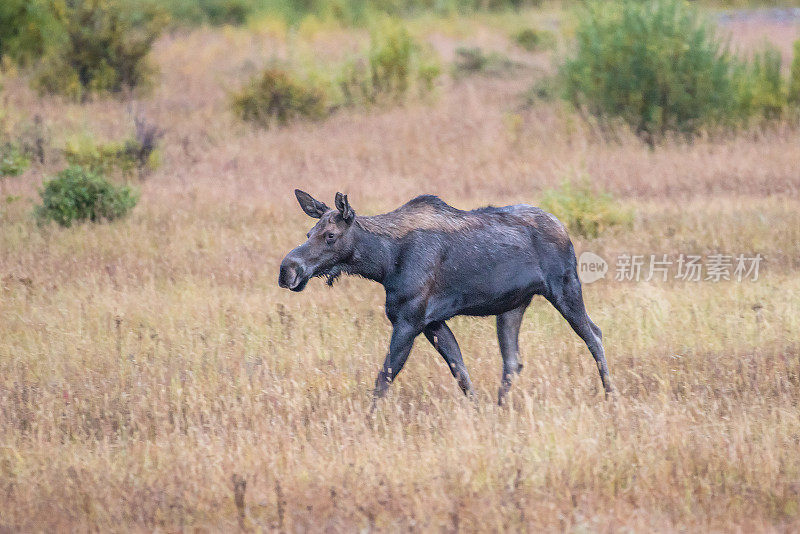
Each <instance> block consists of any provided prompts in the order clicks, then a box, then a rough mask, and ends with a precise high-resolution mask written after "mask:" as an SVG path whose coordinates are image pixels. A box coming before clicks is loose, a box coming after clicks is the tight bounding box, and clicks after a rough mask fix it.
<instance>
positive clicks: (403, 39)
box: [337, 21, 441, 106]
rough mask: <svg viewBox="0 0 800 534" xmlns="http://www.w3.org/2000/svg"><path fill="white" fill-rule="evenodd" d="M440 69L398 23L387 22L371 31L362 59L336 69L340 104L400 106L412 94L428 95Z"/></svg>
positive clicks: (430, 56)
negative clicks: (396, 104) (368, 43)
mask: <svg viewBox="0 0 800 534" xmlns="http://www.w3.org/2000/svg"><path fill="white" fill-rule="evenodd" d="M440 74H441V68H440V67H439V63H438V61H436V58H435V57H434V56H433V54H430V53H426V51H425V50H424V48H423V47H422V45H420V43H418V42H417V41H416V40H415V39H414V38H413V37H412V36H411V35H410V34H409V33H408V30H406V29H405V27H403V26H402V25H401V24H398V23H396V22H391V21H387V22H386V23H384V24H383V25H381V26H380V27H379V28H378V29H377V30H376V31H373V33H372V36H371V39H370V46H369V50H368V52H367V54H366V58H363V57H358V58H354V59H350V60H349V61H348V62H346V63H345V64H344V66H343V67H342V68H341V69H340V73H339V76H338V78H337V85H338V86H339V89H340V91H341V105H344V106H359V105H361V106H363V105H371V104H377V103H400V102H402V101H403V100H405V98H406V97H407V96H408V94H409V93H411V92H412V91H414V92H416V93H418V94H420V95H424V94H426V93H428V92H430V91H431V90H432V89H433V87H434V83H435V82H436V79H437V78H438V77H439V75H440Z"/></svg>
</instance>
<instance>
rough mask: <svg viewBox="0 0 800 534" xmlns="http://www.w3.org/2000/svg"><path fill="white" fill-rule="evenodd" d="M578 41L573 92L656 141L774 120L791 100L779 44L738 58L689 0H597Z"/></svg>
mask: <svg viewBox="0 0 800 534" xmlns="http://www.w3.org/2000/svg"><path fill="white" fill-rule="evenodd" d="M576 39H577V47H576V49H575V52H574V53H573V55H572V56H571V57H570V58H568V59H567V60H566V61H565V62H564V64H563V65H562V66H561V76H562V80H563V83H564V91H565V97H566V98H567V99H568V100H569V101H570V102H572V103H573V104H574V105H575V106H576V107H577V108H579V109H584V110H587V111H588V112H589V113H591V114H592V115H594V116H595V117H597V118H598V119H599V120H600V121H601V122H606V123H607V122H608V121H609V120H614V119H621V120H622V121H624V122H625V123H627V124H629V125H630V126H631V127H632V128H633V129H634V130H635V131H636V132H637V133H638V134H639V135H641V136H642V137H643V138H645V139H646V140H648V141H649V142H651V143H652V142H654V141H655V140H657V139H659V138H662V137H663V136H664V135H665V134H667V133H668V132H677V133H681V134H688V135H691V134H695V133H697V132H698V131H699V130H700V129H702V128H707V127H715V126H738V125H742V124H747V123H748V121H750V120H751V119H762V118H763V119H773V118H776V117H778V116H780V115H782V114H783V113H784V112H785V111H786V107H787V104H788V102H789V100H788V93H789V89H788V85H787V82H786V81H785V80H784V79H783V78H782V76H781V72H780V65H781V57H780V54H779V53H778V52H777V51H776V50H773V49H770V48H767V49H765V50H763V52H761V53H759V54H756V56H755V58H754V59H753V60H752V61H745V60H743V59H740V58H738V57H737V56H735V55H733V54H732V53H731V52H730V51H729V50H728V49H727V48H726V47H725V46H724V44H723V42H722V40H721V38H720V37H719V36H718V35H717V34H716V32H715V29H714V27H713V26H712V25H711V24H710V23H709V22H708V21H706V20H705V19H704V18H703V17H702V16H701V15H700V14H699V13H698V11H697V10H696V9H695V8H694V7H692V6H691V5H689V4H687V3H686V2H684V1H682V0H657V1H654V2H640V1H637V0H622V1H618V2H597V1H593V2H590V3H589V4H587V6H586V7H585V9H583V10H582V11H581V13H580V18H579V23H578V28H577V31H576Z"/></svg>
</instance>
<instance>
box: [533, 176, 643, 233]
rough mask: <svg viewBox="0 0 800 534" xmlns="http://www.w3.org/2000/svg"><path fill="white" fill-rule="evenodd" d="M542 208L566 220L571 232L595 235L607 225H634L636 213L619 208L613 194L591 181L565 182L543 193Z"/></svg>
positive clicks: (603, 230) (601, 231)
mask: <svg viewBox="0 0 800 534" xmlns="http://www.w3.org/2000/svg"><path fill="white" fill-rule="evenodd" d="M539 205H540V207H541V208H542V209H543V210H545V211H549V212H550V213H552V214H553V215H555V216H556V217H558V218H559V219H560V220H561V222H563V223H564V224H565V225H566V226H567V228H568V229H569V231H570V233H572V234H577V235H580V236H583V237H586V238H590V239H593V238H596V237H598V236H599V235H600V234H602V233H603V232H605V231H606V230H607V229H608V228H611V227H614V226H631V225H632V224H633V212H632V211H630V210H626V209H624V208H622V207H620V206H619V205H618V204H617V202H616V201H615V200H614V197H613V196H611V194H610V193H596V192H595V191H594V190H592V188H591V187H590V185H589V183H588V181H584V182H583V183H581V184H579V185H575V184H573V183H571V182H568V181H565V182H563V183H562V184H561V186H560V187H559V188H558V189H547V190H545V191H544V192H543V193H542V199H541V202H540V203H539Z"/></svg>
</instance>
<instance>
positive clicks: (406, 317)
mask: <svg viewBox="0 0 800 534" xmlns="http://www.w3.org/2000/svg"><path fill="white" fill-rule="evenodd" d="M295 195H296V196H297V200H298V201H299V202H300V207H301V208H303V211H304V212H305V213H306V214H307V215H308V216H310V217H313V218H315V219H319V221H318V222H317V224H316V225H314V227H313V228H312V229H311V231H309V232H308V241H306V242H305V243H303V244H302V245H300V246H298V247H297V248H295V249H294V250H292V251H291V252H289V254H287V255H286V257H285V258H284V259H283V261H282V262H281V266H280V275H279V276H278V284H279V285H280V286H281V287H284V288H288V289H291V290H292V291H302V290H303V289H304V288H305V287H306V284H307V283H308V281H309V279H311V278H312V277H314V276H324V277H326V278H327V282H328V284H333V282H334V280H336V278H337V277H338V276H339V275H340V274H342V273H346V274H354V275H359V276H362V277H364V278H368V279H370V280H374V281H376V282H378V283H380V284H382V285H383V287H384V288H385V290H386V315H387V317H388V318H389V321H391V323H392V326H393V331H392V338H391V341H390V343H389V354H388V355H387V356H386V361H384V363H383V368H382V369H381V371H380V372H379V373H378V378H377V380H376V381H375V397H376V398H377V397H382V396H383V395H384V394H385V393H386V390H387V389H388V387H389V384H391V382H392V381H393V380H394V379H395V377H397V374H398V373H399V372H400V371H401V370H402V369H403V365H404V364H405V363H406V359H407V358H408V355H409V353H410V352H411V346H412V345H413V343H414V339H415V338H416V337H417V336H418V335H419V334H425V337H426V338H428V341H430V342H431V344H433V346H434V347H435V348H436V350H437V351H438V352H439V354H441V355H442V358H444V360H445V361H446V362H447V365H448V366H449V367H450V371H451V372H452V373H453V376H454V377H455V378H456V380H457V381H458V385H459V386H460V387H461V389H462V391H463V392H464V393H465V394H470V395H471V394H472V382H471V381H470V378H469V374H468V373H467V369H466V367H465V366H464V361H463V360H462V358H461V350H460V349H459V347H458V343H457V342H456V338H455V337H454V336H453V332H451V331H450V329H449V328H448V327H447V324H446V323H445V322H446V321H447V320H448V319H450V318H451V317H454V316H456V315H472V316H487V315H496V316H497V337H498V340H499V342H500V352H501V354H502V356H503V373H502V382H501V386H500V390H499V392H498V402H499V403H500V404H502V403H503V399H504V397H505V395H506V394H507V393H508V390H509V388H510V387H511V379H512V377H513V376H514V375H515V374H517V373H519V372H520V370H521V369H522V365H521V364H520V363H519V342H518V338H519V328H520V324H521V323H522V316H523V314H524V313H525V308H527V307H528V305H529V304H530V302H531V299H532V298H533V296H534V295H543V296H544V297H545V298H546V299H547V300H548V301H550V303H551V304H552V305H553V306H555V308H556V309H557V310H558V311H559V312H560V313H561V315H563V316H564V318H565V319H566V320H567V322H568V323H569V324H570V326H571V327H572V329H573V330H575V333H577V334H578V335H579V336H580V337H581V339H583V341H584V342H585V343H586V345H587V346H588V347H589V351H591V353H592V356H594V359H595V362H596V363H597V368H598V370H599V371H600V379H601V380H602V382H603V387H604V388H605V391H606V393H610V392H611V391H612V386H611V377H610V375H609V373H608V366H607V364H606V358H605V354H604V350H603V342H602V334H601V333H600V329H599V328H598V327H597V326H596V325H595V324H594V323H593V322H592V321H591V319H589V316H588V315H587V314H586V308H585V307H584V304H583V296H582V294H581V283H580V280H579V279H578V272H577V266H576V264H577V262H576V260H575V251H574V249H573V247H572V242H571V241H570V239H569V236H568V235H567V232H566V230H565V229H564V226H563V225H562V224H561V223H560V222H559V221H558V219H556V218H555V217H554V216H552V215H550V214H549V213H546V212H544V211H542V210H541V209H539V208H535V207H533V206H528V205H525V204H518V205H516V206H506V207H502V208H495V207H487V208H480V209H476V210H472V211H462V210H459V209H456V208H453V207H452V206H449V205H448V204H446V203H445V202H443V201H442V200H441V199H439V198H438V197H435V196H432V195H423V196H419V197H416V198H414V199H412V200H410V201H409V202H407V203H406V204H404V205H403V206H401V207H399V208H397V209H396V210H394V211H392V212H390V213H385V214H382V215H373V216H368V217H367V216H361V215H356V212H355V211H353V208H352V207H350V204H349V202H348V201H347V195H343V194H341V193H336V200H335V206H336V208H335V209H331V208H329V207H328V206H326V205H325V204H324V203H323V202H320V201H318V200H315V199H314V198H312V197H311V195H309V194H308V193H305V192H303V191H300V190H299V189H298V190H295Z"/></svg>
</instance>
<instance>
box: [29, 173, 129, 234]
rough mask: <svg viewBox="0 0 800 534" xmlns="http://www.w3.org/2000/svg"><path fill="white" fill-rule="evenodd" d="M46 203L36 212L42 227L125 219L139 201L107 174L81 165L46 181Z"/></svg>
mask: <svg viewBox="0 0 800 534" xmlns="http://www.w3.org/2000/svg"><path fill="white" fill-rule="evenodd" d="M39 195H40V196H41V198H42V204H41V205H39V206H37V207H36V208H35V210H34V215H35V217H36V219H37V220H38V221H39V223H40V224H44V223H46V222H47V221H55V222H56V223H58V224H59V225H61V226H65V227H69V226H72V223H73V222H75V221H86V220H88V221H91V222H102V221H112V220H114V219H118V218H120V217H123V216H125V215H126V214H127V213H128V212H129V211H130V210H131V209H133V207H134V206H135V205H136V202H137V201H138V199H139V196H138V193H137V192H136V191H135V190H133V189H131V188H130V187H128V186H118V185H115V184H113V183H112V182H110V181H108V180H107V179H106V178H105V177H104V176H103V175H101V174H98V173H96V172H94V171H91V170H88V169H84V168H83V167H79V166H72V167H69V168H67V169H65V170H63V171H61V172H60V173H58V176H56V177H55V178H53V179H52V180H49V181H47V182H45V184H44V187H43V188H42V189H41V190H40V191H39Z"/></svg>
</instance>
